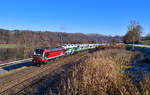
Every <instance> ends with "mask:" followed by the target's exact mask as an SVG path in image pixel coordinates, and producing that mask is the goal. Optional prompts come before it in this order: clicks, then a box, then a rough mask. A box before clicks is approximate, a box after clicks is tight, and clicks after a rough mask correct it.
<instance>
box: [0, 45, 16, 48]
mask: <svg viewBox="0 0 150 95" xmlns="http://www.w3.org/2000/svg"><path fill="white" fill-rule="evenodd" d="M17 47H18V46H17V45H16V44H0V48H17Z"/></svg>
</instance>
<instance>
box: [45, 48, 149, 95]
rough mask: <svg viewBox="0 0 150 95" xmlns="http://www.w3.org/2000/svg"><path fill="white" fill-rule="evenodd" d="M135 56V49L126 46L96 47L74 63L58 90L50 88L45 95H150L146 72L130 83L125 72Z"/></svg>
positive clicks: (135, 58) (136, 54) (136, 56)
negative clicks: (132, 50) (83, 58)
mask: <svg viewBox="0 0 150 95" xmlns="http://www.w3.org/2000/svg"><path fill="white" fill-rule="evenodd" d="M138 57H139V53H138V52H130V51H126V50H119V49H109V50H104V51H98V52H96V53H94V54H91V55H90V56H89V57H88V58H87V59H86V60H85V61H84V62H83V63H82V64H80V65H77V66H75V67H74V69H72V70H71V71H70V73H71V74H69V75H67V77H65V78H64V79H62V80H61V84H60V85H59V86H58V87H57V92H55V91H53V89H52V90H51V89H50V90H49V93H48V94H47V95H49V94H54V93H55V94H58V95H150V81H149V77H148V76H146V77H145V80H144V81H141V82H139V83H137V84H133V81H134V80H131V79H130V78H128V77H127V75H125V69H127V68H130V66H129V65H131V64H132V62H133V61H136V60H137V58H138ZM138 59H139V58H138Z"/></svg>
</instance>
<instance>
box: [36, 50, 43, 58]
mask: <svg viewBox="0 0 150 95" xmlns="http://www.w3.org/2000/svg"><path fill="white" fill-rule="evenodd" d="M43 52H44V50H42V49H36V50H35V51H34V55H35V56H39V57H42V56H43Z"/></svg>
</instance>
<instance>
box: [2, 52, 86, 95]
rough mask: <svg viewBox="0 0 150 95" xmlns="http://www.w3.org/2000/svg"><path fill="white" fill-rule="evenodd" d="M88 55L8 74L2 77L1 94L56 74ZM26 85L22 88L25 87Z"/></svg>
mask: <svg viewBox="0 0 150 95" xmlns="http://www.w3.org/2000/svg"><path fill="white" fill-rule="evenodd" d="M86 54H87V52H81V53H78V54H75V55H71V56H68V57H65V58H60V59H59V60H56V61H54V62H52V63H49V64H47V65H43V66H41V67H35V66H30V67H26V68H24V69H21V70H18V71H16V72H13V73H10V74H7V75H5V76H1V77H0V92H2V91H4V90H6V89H8V88H11V87H13V86H14V85H16V84H19V83H21V82H23V81H25V80H27V81H26V82H24V83H22V84H24V85H26V84H29V83H30V82H32V81H33V80H35V79H40V78H42V77H43V76H45V75H47V74H50V73H54V71H55V70H56V71H55V72H57V70H59V68H61V67H62V66H64V65H65V64H70V63H72V62H74V61H77V60H79V59H82V56H84V55H86ZM31 77H32V78H31ZM29 78H30V79H29ZM24 85H23V86H22V87H24ZM19 88H21V87H19ZM7 94H8V93H7Z"/></svg>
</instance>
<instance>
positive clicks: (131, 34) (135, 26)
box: [124, 21, 142, 49]
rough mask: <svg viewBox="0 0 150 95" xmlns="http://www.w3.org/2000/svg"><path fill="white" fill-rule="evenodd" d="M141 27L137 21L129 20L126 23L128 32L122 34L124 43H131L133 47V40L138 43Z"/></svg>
mask: <svg viewBox="0 0 150 95" xmlns="http://www.w3.org/2000/svg"><path fill="white" fill-rule="evenodd" d="M141 33H142V27H141V25H140V24H139V23H138V22H137V21H131V22H130V24H129V25H128V32H127V34H126V35H125V36H124V42H125V43H132V44H133V49H134V44H135V42H136V43H138V42H140V41H141Z"/></svg>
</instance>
